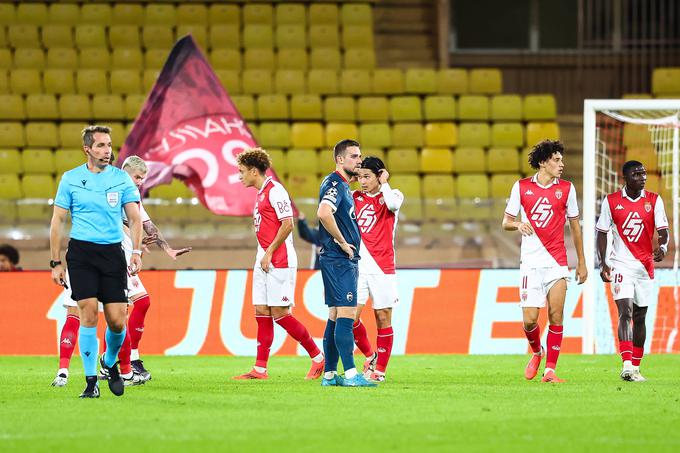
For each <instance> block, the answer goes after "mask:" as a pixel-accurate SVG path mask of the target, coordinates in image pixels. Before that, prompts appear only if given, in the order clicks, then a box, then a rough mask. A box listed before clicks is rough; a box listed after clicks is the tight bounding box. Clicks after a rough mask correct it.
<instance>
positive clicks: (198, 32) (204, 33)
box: [177, 24, 208, 50]
mask: <svg viewBox="0 0 680 453" xmlns="http://www.w3.org/2000/svg"><path fill="white" fill-rule="evenodd" d="M186 35H191V36H192V37H193V38H194V41H196V44H197V45H198V46H199V47H200V48H201V49H203V50H205V49H207V48H208V30H207V28H206V26H205V25H195V24H183V25H178V26H177V39H180V38H182V37H183V36H186Z"/></svg>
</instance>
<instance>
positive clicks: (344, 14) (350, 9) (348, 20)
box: [340, 3, 373, 26]
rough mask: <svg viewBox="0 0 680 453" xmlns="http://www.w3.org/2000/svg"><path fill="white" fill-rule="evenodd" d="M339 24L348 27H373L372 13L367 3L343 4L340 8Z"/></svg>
mask: <svg viewBox="0 0 680 453" xmlns="http://www.w3.org/2000/svg"><path fill="white" fill-rule="evenodd" d="M340 23H341V24H342V25H343V26H348V25H370V26H372V25H373V13H372V11H371V6H370V5H369V4H367V3H343V4H342V6H341V7H340Z"/></svg>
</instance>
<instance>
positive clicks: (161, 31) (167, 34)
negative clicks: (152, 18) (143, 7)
mask: <svg viewBox="0 0 680 453" xmlns="http://www.w3.org/2000/svg"><path fill="white" fill-rule="evenodd" d="M149 6H151V5H149ZM147 8H148V7H147ZM142 42H143V43H144V47H145V48H146V49H147V50H148V49H167V50H170V48H171V47H172V45H173V43H174V42H175V37H174V35H173V32H172V27H170V26H168V25H146V26H145V27H143V28H142Z"/></svg>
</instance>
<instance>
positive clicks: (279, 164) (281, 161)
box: [267, 148, 288, 178]
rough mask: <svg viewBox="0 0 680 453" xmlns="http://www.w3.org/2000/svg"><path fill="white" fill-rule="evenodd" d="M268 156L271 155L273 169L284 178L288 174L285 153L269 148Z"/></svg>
mask: <svg viewBox="0 0 680 453" xmlns="http://www.w3.org/2000/svg"><path fill="white" fill-rule="evenodd" d="M267 154H269V159H270V160H271V161H272V169H273V170H274V171H275V172H276V175H277V176H278V177H279V178H283V175H285V174H287V173H288V163H287V162H286V153H285V151H284V150H282V149H278V148H269V149H268V150H267Z"/></svg>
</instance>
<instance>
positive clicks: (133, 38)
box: [109, 22, 141, 65]
mask: <svg viewBox="0 0 680 453" xmlns="http://www.w3.org/2000/svg"><path fill="white" fill-rule="evenodd" d="M122 23H125V22H122ZM109 42H110V43H111V47H112V48H113V52H114V55H115V52H116V50H118V48H120V47H136V48H137V50H139V47H140V46H141V39H140V37H139V27H138V26H137V25H127V24H126V25H112V26H111V27H109ZM114 65H115V64H114Z"/></svg>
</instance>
